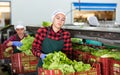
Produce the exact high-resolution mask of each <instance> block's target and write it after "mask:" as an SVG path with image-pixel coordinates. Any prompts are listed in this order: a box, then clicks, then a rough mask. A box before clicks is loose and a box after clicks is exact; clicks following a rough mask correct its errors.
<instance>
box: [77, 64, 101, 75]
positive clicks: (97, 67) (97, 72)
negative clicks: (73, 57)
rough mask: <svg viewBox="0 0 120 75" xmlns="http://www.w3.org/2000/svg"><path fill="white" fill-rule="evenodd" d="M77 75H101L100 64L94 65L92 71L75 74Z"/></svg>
mask: <svg viewBox="0 0 120 75" xmlns="http://www.w3.org/2000/svg"><path fill="white" fill-rule="evenodd" d="M75 75H101V66H100V63H93V65H92V68H91V70H89V71H83V72H75Z"/></svg>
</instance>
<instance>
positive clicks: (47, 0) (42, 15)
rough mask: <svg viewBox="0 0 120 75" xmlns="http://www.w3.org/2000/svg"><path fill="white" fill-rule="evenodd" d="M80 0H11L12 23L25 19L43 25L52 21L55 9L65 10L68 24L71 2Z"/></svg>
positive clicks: (27, 22) (111, 0) (89, 0)
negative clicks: (43, 22)
mask: <svg viewBox="0 0 120 75" xmlns="http://www.w3.org/2000/svg"><path fill="white" fill-rule="evenodd" d="M78 1H79V0H11V3H12V16H11V17H12V24H16V23H17V22H18V21H23V22H24V23H25V24H26V25H41V23H42V21H51V13H52V12H53V11H54V10H55V9H58V8H60V9H63V10H65V12H66V13H68V15H67V21H66V24H68V23H71V12H70V10H71V3H72V2H78ZM80 1H81V2H100V3H102V2H105V3H106V2H110V3H119V0H99V1H98V0H80ZM117 9H118V11H117V18H116V20H118V21H120V16H119V15H118V13H119V12H120V10H119V9H120V3H119V7H117Z"/></svg>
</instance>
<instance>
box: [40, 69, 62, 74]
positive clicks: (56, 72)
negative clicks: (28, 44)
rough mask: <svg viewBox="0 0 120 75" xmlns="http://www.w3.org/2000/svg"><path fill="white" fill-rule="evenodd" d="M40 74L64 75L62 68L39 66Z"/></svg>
mask: <svg viewBox="0 0 120 75" xmlns="http://www.w3.org/2000/svg"><path fill="white" fill-rule="evenodd" d="M38 75H62V72H61V71H60V70H45V69H42V68H38Z"/></svg>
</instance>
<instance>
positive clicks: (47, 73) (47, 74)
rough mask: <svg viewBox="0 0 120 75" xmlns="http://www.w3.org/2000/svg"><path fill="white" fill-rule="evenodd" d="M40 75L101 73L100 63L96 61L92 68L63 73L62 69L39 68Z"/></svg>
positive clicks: (90, 74)
mask: <svg viewBox="0 0 120 75" xmlns="http://www.w3.org/2000/svg"><path fill="white" fill-rule="evenodd" d="M38 75H101V69H100V63H94V64H93V65H92V68H91V70H89V71H83V72H74V73H67V74H63V73H62V72H61V71H60V70H45V69H42V68H38Z"/></svg>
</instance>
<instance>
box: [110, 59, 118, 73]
mask: <svg viewBox="0 0 120 75" xmlns="http://www.w3.org/2000/svg"><path fill="white" fill-rule="evenodd" d="M110 69H111V71H110V74H111V75H120V61H117V60H114V59H111V66H110Z"/></svg>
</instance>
